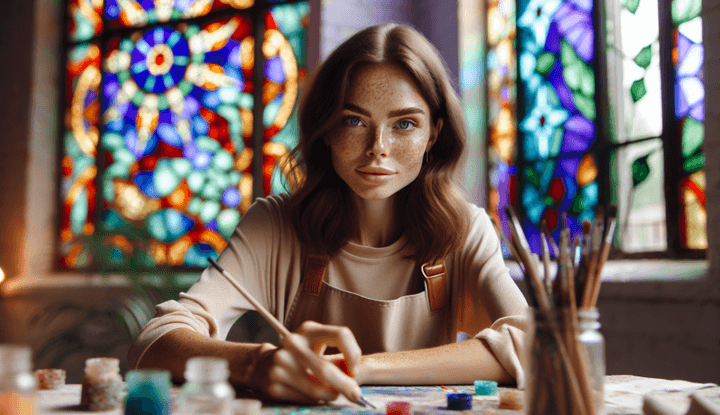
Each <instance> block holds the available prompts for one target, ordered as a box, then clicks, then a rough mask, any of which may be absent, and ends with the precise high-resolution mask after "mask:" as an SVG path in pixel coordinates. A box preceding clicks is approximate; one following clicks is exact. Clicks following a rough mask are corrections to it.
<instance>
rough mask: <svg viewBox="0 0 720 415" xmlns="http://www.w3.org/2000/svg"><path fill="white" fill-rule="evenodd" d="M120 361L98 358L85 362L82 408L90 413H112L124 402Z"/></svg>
mask: <svg viewBox="0 0 720 415" xmlns="http://www.w3.org/2000/svg"><path fill="white" fill-rule="evenodd" d="M122 387H123V385H122V376H120V360H119V359H116V358H114V357H96V358H92V359H87V360H86V361H85V377H84V378H83V381H82V392H81V393H80V406H81V407H82V408H83V409H85V410H88V411H110V410H113V409H117V408H119V407H120V404H121V402H122Z"/></svg>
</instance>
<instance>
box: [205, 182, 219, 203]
mask: <svg viewBox="0 0 720 415" xmlns="http://www.w3.org/2000/svg"><path fill="white" fill-rule="evenodd" d="M221 195H222V189H220V188H219V187H218V186H217V184H216V183H215V182H213V181H212V180H208V181H207V183H206V184H205V186H204V187H203V188H202V189H201V190H200V196H202V197H204V198H205V200H220V196H221Z"/></svg>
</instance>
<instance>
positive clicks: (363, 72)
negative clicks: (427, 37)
mask: <svg viewBox="0 0 720 415" xmlns="http://www.w3.org/2000/svg"><path fill="white" fill-rule="evenodd" d="M435 134H436V131H435V129H434V128H433V125H432V121H431V115H430V108H429V107H428V105H427V102H426V101H425V99H424V97H423V95H422V93H421V91H420V89H419V88H418V86H417V84H416V82H415V80H414V79H413V78H412V77H411V76H410V75H409V74H408V73H407V72H406V71H405V70H404V69H403V68H401V67H399V66H397V65H394V64H370V65H365V66H362V67H360V68H358V69H357V70H356V71H355V73H354V74H353V76H352V78H351V80H350V88H349V90H348V94H347V97H346V99H345V106H344V109H343V111H342V115H341V122H340V124H339V125H338V126H336V127H335V128H334V129H333V131H332V132H331V134H330V135H329V136H328V144H329V146H330V152H331V154H332V162H333V167H334V168H335V171H336V172H337V173H338V175H339V176H340V177H341V178H342V179H343V181H345V183H347V184H348V186H349V187H350V188H351V189H352V190H353V191H354V192H355V193H356V194H357V195H358V196H360V197H361V198H364V199H373V200H377V199H384V198H387V197H390V196H392V195H394V194H395V193H396V192H397V191H399V190H400V189H402V188H404V187H405V186H407V185H408V184H409V183H411V182H412V181H413V180H415V178H417V176H418V174H419V173H420V169H421V168H422V163H423V158H424V154H425V152H426V151H428V150H429V149H430V146H432V143H433V141H434V138H435Z"/></svg>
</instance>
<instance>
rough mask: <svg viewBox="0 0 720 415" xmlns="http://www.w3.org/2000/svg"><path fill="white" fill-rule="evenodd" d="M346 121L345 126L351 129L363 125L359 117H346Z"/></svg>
mask: <svg viewBox="0 0 720 415" xmlns="http://www.w3.org/2000/svg"><path fill="white" fill-rule="evenodd" d="M344 121H345V124H347V125H349V126H351V127H357V126H359V125H361V124H362V122H361V121H360V118H359V117H355V116H352V115H350V116H347V117H345V119H344Z"/></svg>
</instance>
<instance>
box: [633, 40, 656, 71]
mask: <svg viewBox="0 0 720 415" xmlns="http://www.w3.org/2000/svg"><path fill="white" fill-rule="evenodd" d="M633 60H634V61H635V63H636V64H637V65H638V66H639V67H641V68H644V69H647V67H648V66H650V61H652V45H647V46H645V47H644V48H642V49H641V50H640V52H638V54H637V55H636V56H635V59H633Z"/></svg>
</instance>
